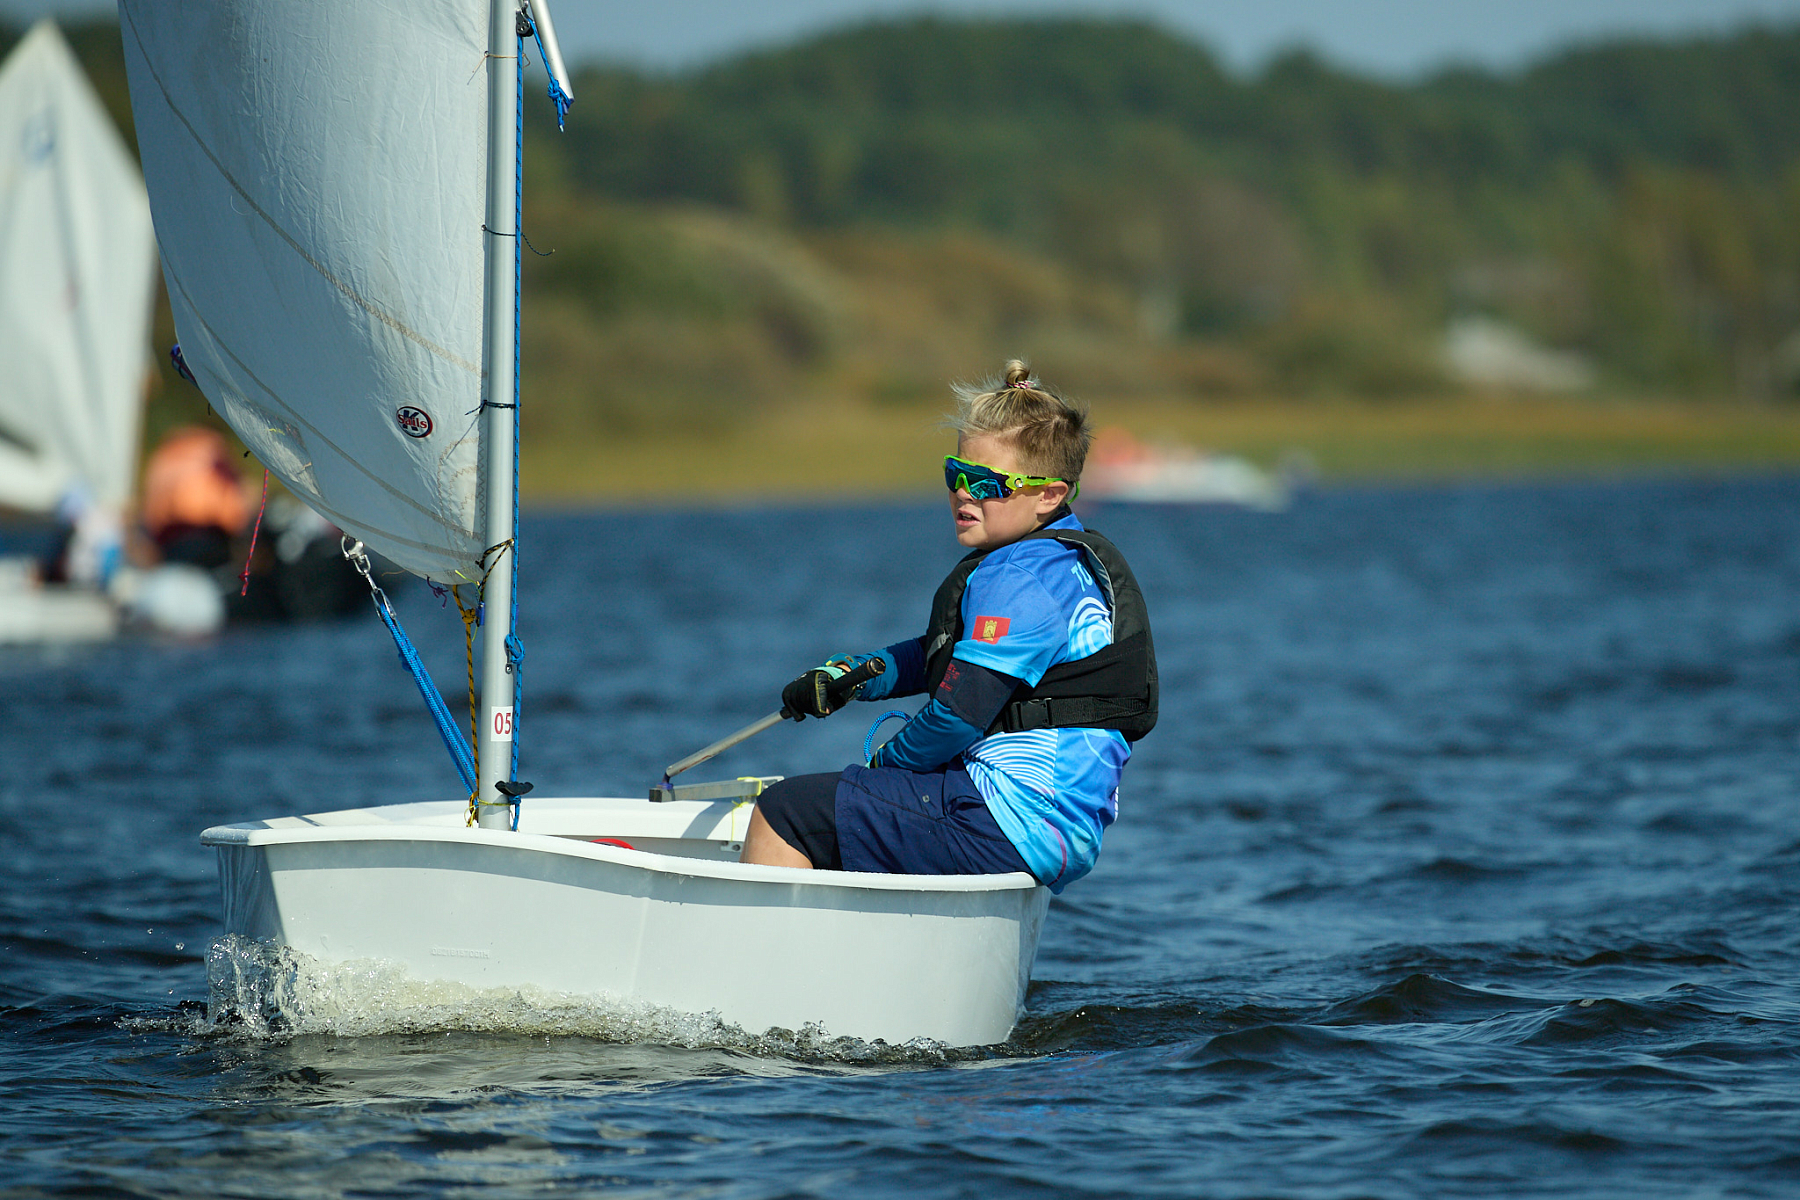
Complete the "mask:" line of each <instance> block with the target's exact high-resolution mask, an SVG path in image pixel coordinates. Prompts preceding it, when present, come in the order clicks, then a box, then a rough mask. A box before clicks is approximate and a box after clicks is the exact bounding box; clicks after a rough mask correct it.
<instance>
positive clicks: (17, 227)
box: [0, 20, 222, 643]
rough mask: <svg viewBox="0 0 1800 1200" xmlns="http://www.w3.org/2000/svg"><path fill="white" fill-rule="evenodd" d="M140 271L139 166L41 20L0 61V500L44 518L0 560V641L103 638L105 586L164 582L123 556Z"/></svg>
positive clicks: (144, 300)
mask: <svg viewBox="0 0 1800 1200" xmlns="http://www.w3.org/2000/svg"><path fill="white" fill-rule="evenodd" d="M155 270H156V243H155V237H154V234H153V232H152V230H151V226H150V204H149V200H148V198H147V197H146V196H145V194H144V181H143V179H142V177H141V176H140V175H139V174H138V170H137V166H136V164H135V163H134V162H133V160H132V157H131V154H130V153H129V151H128V150H127V149H126V147H125V143H124V142H123V140H121V138H120V137H119V134H118V131H117V129H115V128H114V126H113V122H112V118H111V117H110V116H108V115H107V112H106V109H105V108H104V107H103V106H102V105H101V103H100V99H99V97H98V96H97V95H96V94H95V92H94V89H93V87H92V86H91V85H90V84H89V83H88V80H87V77H86V76H85V75H84V74H83V73H82V70H81V67H80V65H79V64H78V63H77V62H76V61H75V56H74V55H73V54H72V53H71V52H70V51H69V47H68V44H67V43H66V42H65V41H64V40H63V37H62V34H61V33H60V32H58V30H57V27H56V25H55V23H54V22H52V21H49V20H44V21H40V22H38V23H37V24H36V25H34V26H33V27H32V29H31V31H30V32H29V33H27V34H26V35H25V37H24V38H23V39H22V40H21V41H20V42H19V44H18V46H17V47H16V48H15V49H14V50H13V52H12V54H11V55H9V56H8V57H7V60H6V62H5V64H4V66H0V368H3V370H4V379H5V382H4V386H3V387H0V507H4V508H6V509H9V510H13V511H15V512H16V513H18V514H21V515H23V516H25V517H27V518H34V519H35V520H36V521H37V522H38V523H40V524H41V523H44V522H49V523H50V524H51V527H52V532H51V533H50V535H49V537H48V539H47V541H46V542H45V544H43V545H41V546H40V547H39V548H38V550H39V552H38V554H36V555H34V556H30V557H23V556H17V555H13V556H9V557H6V558H5V559H4V560H0V643H4V642H46V641H49V642H57V641H85V640H93V639H96V638H106V637H111V636H112V635H113V634H114V633H115V632H117V630H118V628H119V624H120V617H121V604H120V603H119V594H118V592H117V590H116V589H118V588H120V587H123V588H125V590H127V591H129V592H131V593H132V595H133V596H135V597H141V598H145V599H152V600H154V599H155V598H156V597H157V596H159V595H163V594H166V593H168V592H169V587H168V586H167V584H168V581H156V582H151V581H146V580H142V579H131V578H129V577H128V576H129V573H128V571H127V569H126V568H125V567H124V550H125V530H126V525H125V511H126V508H127V506H128V504H129V502H130V498H131V492H132V479H133V476H134V475H135V473H136V467H137V455H138V442H139V437H140V434H141V426H142V420H143V401H144V388H145V382H146V366H147V363H148V349H149V340H150V312H151V303H152V300H153V297H154V291H153V288H154V279H155ZM181 582H185V583H186V584H187V585H189V586H187V587H185V588H184V587H182V586H181ZM181 582H177V583H176V585H175V590H176V591H177V592H181V593H185V594H192V595H199V592H197V591H196V590H195V589H194V588H193V587H192V586H191V585H192V584H193V583H194V581H193V580H191V579H189V580H185V581H181ZM146 587H147V590H146ZM202 603H203V604H204V600H202ZM211 609H214V610H219V615H220V616H221V617H222V606H221V605H220V604H219V603H218V601H217V599H216V598H215V599H214V600H213V602H212V604H211Z"/></svg>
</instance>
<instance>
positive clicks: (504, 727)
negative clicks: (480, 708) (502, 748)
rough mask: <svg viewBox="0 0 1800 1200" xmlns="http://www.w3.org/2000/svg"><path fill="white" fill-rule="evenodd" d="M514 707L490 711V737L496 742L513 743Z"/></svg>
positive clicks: (509, 706)
mask: <svg viewBox="0 0 1800 1200" xmlns="http://www.w3.org/2000/svg"><path fill="white" fill-rule="evenodd" d="M512 721H513V710H512V706H511V705H508V706H507V707H505V708H490V709H488V735H489V736H490V737H492V738H493V739H494V740H495V741H496V742H510V741H512V740H513V739H512Z"/></svg>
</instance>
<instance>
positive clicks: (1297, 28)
mask: <svg viewBox="0 0 1800 1200" xmlns="http://www.w3.org/2000/svg"><path fill="white" fill-rule="evenodd" d="M166 2H168V3H176V2H178V0H166ZM281 2H284V3H292V2H297V0H281ZM551 3H552V5H553V7H552V11H553V13H554V15H555V18H556V24H557V29H558V31H559V33H560V34H561V37H562V40H563V43H564V47H565V51H566V52H567V54H568V56H569V57H570V58H571V59H574V60H576V61H581V60H586V59H591V58H601V57H604V58H609V59H615V60H622V61H626V62H633V63H639V64H646V65H651V66H658V67H679V66H685V65H689V64H692V63H695V62H703V61H706V60H707V59H711V58H716V57H718V56H720V55H723V54H729V53H731V52H733V51H736V50H741V49H744V48H747V47H751V46H766V45H774V44H779V43H782V42H787V41H790V40H792V39H794V38H795V37H798V36H801V35H804V34H807V33H813V32H816V31H818V30H821V29H827V28H830V27H832V26H835V25H841V24H844V23H847V22H850V21H855V20H859V19H864V18H867V17H870V16H875V15H886V16H896V15H903V14H910V13H920V12H938V13H947V14H957V15H969V14H987V15H996V14H1021V13H1039V14H1042V13H1069V12H1084V13H1105V14H1114V15H1126V14H1130V15H1138V16H1147V17H1150V18H1152V19H1154V20H1156V21H1158V22H1160V23H1162V24H1164V25H1166V26H1168V27H1169V28H1171V29H1175V30H1178V31H1181V32H1184V33H1187V34H1189V35H1192V36H1194V37H1197V38H1199V39H1200V40H1202V41H1204V42H1206V43H1207V44H1208V45H1210V46H1212V47H1213V48H1214V49H1215V50H1217V51H1219V52H1220V53H1221V54H1222V55H1223V56H1224V57H1225V59H1226V60H1227V61H1228V62H1229V63H1231V64H1232V65H1234V66H1237V67H1240V68H1249V67H1254V66H1256V65H1257V64H1259V63H1261V62H1262V61H1264V60H1265V59H1267V58H1268V57H1269V55H1270V54H1272V53H1275V52H1276V51H1278V50H1281V49H1283V48H1285V47H1288V46H1293V45H1297V44H1304V45H1309V46H1312V47H1313V48H1314V49H1316V50H1318V51H1320V52H1322V53H1323V54H1324V55H1326V56H1327V57H1328V58H1330V59H1332V60H1333V61H1335V62H1338V63H1340V64H1343V65H1346V66H1350V67H1355V68H1358V69H1361V70H1364V71H1370V72H1374V73H1377V74H1381V75H1386V76H1391V77H1406V76H1410V75H1417V74H1419V73H1421V72H1425V71H1429V70H1430V69H1432V68H1434V67H1437V66H1441V65H1443V64H1444V63H1447V62H1473V63H1481V64H1485V65H1488V66H1494V67H1510V66H1515V65H1517V64H1519V63H1521V62H1524V61H1528V60H1530V59H1532V58H1535V57H1537V56H1539V55H1542V54H1543V53H1545V52H1547V51H1549V50H1553V49H1555V48H1557V47H1559V46H1563V45H1567V44H1569V43H1571V42H1579V41H1590V40H1594V39H1598V38H1605V37H1611V36H1617V35H1621V34H1668V33H1682V32H1699V31H1718V30H1725V29H1731V28H1735V27H1737V26H1739V25H1742V24H1744V23H1746V22H1750V21H1757V20H1761V21H1776V22H1783V23H1792V22H1800V0H1252V2H1245V0H1229V2H1228V0H1086V2H1085V3H1078V4H1072V3H1056V2H1049V3H1046V2H1045V0H955V2H944V0H940V2H938V3H921V2H920V0H757V2H755V3H746V0H551ZM111 8H112V5H111V4H110V3H108V2H107V0H0V13H4V14H6V15H8V16H11V17H13V18H14V19H15V20H17V19H23V18H29V17H33V16H37V15H39V14H41V13H44V12H52V13H61V14H92V13H95V12H103V11H107V10H110V9H111Z"/></svg>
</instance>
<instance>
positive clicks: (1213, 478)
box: [1081, 426, 1307, 512]
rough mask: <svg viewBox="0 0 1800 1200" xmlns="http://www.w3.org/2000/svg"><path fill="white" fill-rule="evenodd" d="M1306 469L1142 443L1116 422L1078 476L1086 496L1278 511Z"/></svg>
mask: <svg viewBox="0 0 1800 1200" xmlns="http://www.w3.org/2000/svg"><path fill="white" fill-rule="evenodd" d="M1306 473H1307V472H1305V471H1303V470H1301V469H1300V468H1299V467H1298V465H1297V464H1296V465H1294V466H1292V467H1290V468H1288V469H1284V470H1282V471H1280V472H1270V471H1265V470H1263V469H1262V468H1261V467H1259V466H1257V465H1256V464H1255V463H1253V462H1251V461H1249V460H1248V459H1244V458H1239V457H1238V456H1236V455H1234V454H1214V453H1210V452H1208V451H1205V450H1196V449H1194V448H1192V447H1189V446H1164V445H1153V444H1150V443H1146V442H1142V441H1140V440H1138V439H1137V438H1136V437H1134V436H1133V435H1132V434H1130V433H1128V432H1127V431H1125V430H1123V429H1120V428H1119V427H1118V426H1109V427H1107V428H1105V429H1102V430H1100V432H1099V434H1098V435H1097V436H1096V437H1095V439H1094V447H1093V450H1092V451H1090V452H1089V454H1088V462H1087V469H1086V470H1085V471H1083V472H1082V476H1081V495H1082V497H1083V498H1084V499H1088V500H1111V501H1124V502H1127V503H1137V504H1230V505H1236V506H1238V507H1241V508H1253V509H1259V510H1261V511H1263V512H1279V511H1281V510H1282V509H1285V508H1286V507H1287V506H1288V504H1289V502H1290V501H1291V500H1292V498H1293V492H1294V488H1295V485H1296V483H1297V482H1298V481H1299V480H1300V479H1301V478H1303V477H1304V476H1305V474H1306Z"/></svg>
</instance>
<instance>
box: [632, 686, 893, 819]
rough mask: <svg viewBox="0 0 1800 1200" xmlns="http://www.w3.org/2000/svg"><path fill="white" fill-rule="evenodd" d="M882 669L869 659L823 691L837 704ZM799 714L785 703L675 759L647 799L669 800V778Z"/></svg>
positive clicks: (670, 788)
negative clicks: (684, 756) (767, 713)
mask: <svg viewBox="0 0 1800 1200" xmlns="http://www.w3.org/2000/svg"><path fill="white" fill-rule="evenodd" d="M885 670H887V664H886V663H885V662H883V661H882V660H881V659H880V658H871V659H870V660H869V661H868V662H865V663H863V664H862V665H861V666H859V667H857V668H856V669H854V670H852V671H847V672H845V673H844V674H842V675H840V676H838V677H837V678H836V679H833V680H830V681H828V682H827V683H826V684H825V690H826V693H827V694H828V695H829V696H830V698H831V700H832V701H833V702H834V703H835V705H837V706H841V705H842V704H843V703H844V701H845V700H847V699H848V698H849V696H850V693H851V692H854V691H855V690H856V689H857V688H859V687H861V686H862V685H863V684H865V683H867V682H868V681H869V680H871V679H873V678H875V677H876V676H877V675H879V674H881V673H882V672H883V671H885ZM802 715H803V714H798V713H795V712H793V711H792V710H790V709H789V708H788V707H787V706H786V705H783V706H782V707H780V708H778V709H776V710H775V711H774V712H772V713H770V714H769V715H768V716H766V717H764V718H762V719H761V720H760V721H752V722H751V723H750V724H748V725H746V726H744V727H743V728H742V729H740V730H738V731H737V732H736V733H734V734H731V735H729V736H727V737H722V738H720V739H719V740H718V741H716V742H714V743H713V744H712V745H710V746H707V747H705V748H704V749H701V750H696V751H694V752H693V753H692V754H690V755H688V756H687V757H686V758H684V759H681V760H680V761H678V762H673V763H670V764H669V769H668V770H666V771H664V772H663V777H662V782H661V783H659V784H657V785H656V786H655V787H653V788H651V789H650V799H652V800H673V799H674V798H675V790H674V788H672V787H671V786H670V785H669V780H671V779H673V778H675V776H677V775H679V774H681V773H682V772H683V771H685V770H687V769H688V768H689V767H697V766H699V765H700V764H701V763H703V762H705V761H706V760H707V759H709V758H711V757H713V756H714V755H716V754H720V753H722V752H724V751H726V750H729V749H731V748H732V747H733V746H735V745H737V744H738V743H739V742H742V741H746V740H748V739H750V738H753V737H755V736H756V735H757V734H759V733H761V732H762V731H763V730H765V729H767V728H768V727H769V726H771V725H775V724H778V723H780V722H782V721H788V720H799V719H800V717H801V716H802Z"/></svg>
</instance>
